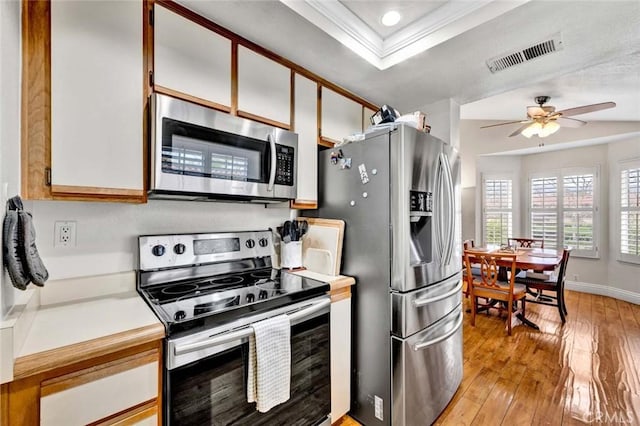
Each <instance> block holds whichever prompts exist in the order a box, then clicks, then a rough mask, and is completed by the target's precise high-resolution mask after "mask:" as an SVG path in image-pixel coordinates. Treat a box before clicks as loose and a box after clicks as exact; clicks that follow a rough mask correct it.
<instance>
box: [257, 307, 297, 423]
mask: <svg viewBox="0 0 640 426" xmlns="http://www.w3.org/2000/svg"><path fill="white" fill-rule="evenodd" d="M252 327H253V331H254V333H253V335H252V336H251V337H249V372H248V377H247V401H248V402H255V403H256V409H257V410H258V411H260V412H261V413H266V412H267V411H269V410H270V409H271V408H273V407H275V406H276V405H278V404H282V403H283V402H285V401H287V400H289V398H290V384H291V323H290V321H289V317H288V316H287V315H278V316H277V317H273V318H269V319H266V320H264V321H260V322H257V323H255V324H252Z"/></svg>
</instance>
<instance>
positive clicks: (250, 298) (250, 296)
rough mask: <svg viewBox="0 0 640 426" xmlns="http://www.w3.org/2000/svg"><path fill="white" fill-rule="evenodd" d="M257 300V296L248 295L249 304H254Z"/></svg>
mask: <svg viewBox="0 0 640 426" xmlns="http://www.w3.org/2000/svg"><path fill="white" fill-rule="evenodd" d="M254 300H256V296H255V295H254V294H253V293H249V294H247V303H253V301H254Z"/></svg>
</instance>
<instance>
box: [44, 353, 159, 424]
mask: <svg viewBox="0 0 640 426" xmlns="http://www.w3.org/2000/svg"><path fill="white" fill-rule="evenodd" d="M158 363H159V356H158V351H156V350H153V351H147V352H143V353H141V354H136V355H133V356H130V357H127V358H123V359H121V360H117V361H113V362H110V363H107V364H103V365H98V366H95V367H91V368H87V369H84V370H80V371H77V372H73V373H70V374H67V375H65V376H61V377H56V378H54V379H51V380H47V381H45V382H43V383H42V389H41V400H40V423H41V424H42V425H45V426H46V425H64V426H70V425H76V424H78V425H81V424H87V423H91V422H95V421H98V420H100V419H103V418H105V417H108V416H110V415H112V414H114V413H118V412H121V411H124V410H126V409H127V408H129V407H133V406H135V405H137V404H141V403H144V402H145V401H149V400H153V399H155V398H157V396H158V386H159V381H158V368H159V365H158ZM140 420H142V419H140Z"/></svg>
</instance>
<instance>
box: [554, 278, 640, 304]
mask: <svg viewBox="0 0 640 426" xmlns="http://www.w3.org/2000/svg"><path fill="white" fill-rule="evenodd" d="M565 288H566V289H567V290H573V291H579V292H581V293H590V294H597V295H600V296H609V297H613V298H614V299H619V300H624V301H625V302H629V303H634V304H636V305H640V293H635V292H633V291H628V290H622V289H620V288H615V287H609V286H606V285H602V284H591V283H583V282H580V281H568V280H567V281H566V282H565Z"/></svg>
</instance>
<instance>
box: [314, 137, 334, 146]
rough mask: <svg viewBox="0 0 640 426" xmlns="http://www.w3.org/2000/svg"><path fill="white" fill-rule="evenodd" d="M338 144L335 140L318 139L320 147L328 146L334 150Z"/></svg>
mask: <svg viewBox="0 0 640 426" xmlns="http://www.w3.org/2000/svg"><path fill="white" fill-rule="evenodd" d="M336 143H337V142H336V141H334V140H333V139H329V138H325V137H323V136H319V137H318V145H321V146H326V147H327V148H333V147H334V146H335V144H336Z"/></svg>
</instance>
